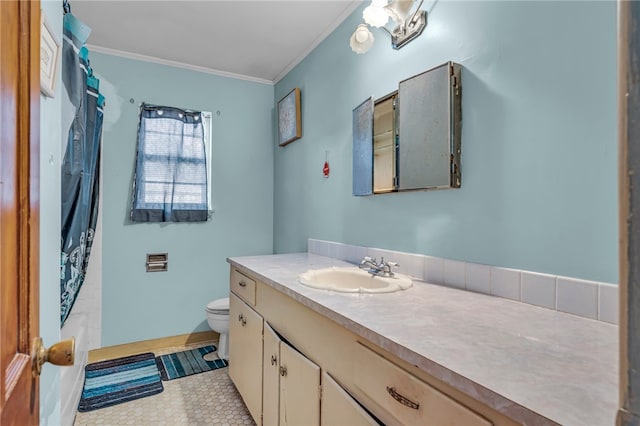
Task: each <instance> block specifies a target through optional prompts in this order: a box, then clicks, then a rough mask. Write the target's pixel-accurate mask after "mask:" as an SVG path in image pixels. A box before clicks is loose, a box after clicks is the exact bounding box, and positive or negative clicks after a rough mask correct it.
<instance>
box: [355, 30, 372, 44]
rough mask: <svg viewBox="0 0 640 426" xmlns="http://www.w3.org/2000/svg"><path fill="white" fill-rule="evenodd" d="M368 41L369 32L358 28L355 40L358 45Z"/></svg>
mask: <svg viewBox="0 0 640 426" xmlns="http://www.w3.org/2000/svg"><path fill="white" fill-rule="evenodd" d="M368 39H369V31H368V30H367V29H363V28H358V29H357V30H356V40H358V43H364V42H365V41H367V40H368Z"/></svg>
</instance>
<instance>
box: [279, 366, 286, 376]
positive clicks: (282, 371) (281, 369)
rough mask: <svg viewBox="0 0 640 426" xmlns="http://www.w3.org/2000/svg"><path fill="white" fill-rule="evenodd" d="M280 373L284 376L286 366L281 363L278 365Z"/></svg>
mask: <svg viewBox="0 0 640 426" xmlns="http://www.w3.org/2000/svg"><path fill="white" fill-rule="evenodd" d="M280 375H281V376H282V377H284V376H286V375H287V367H285V366H283V365H281V366H280Z"/></svg>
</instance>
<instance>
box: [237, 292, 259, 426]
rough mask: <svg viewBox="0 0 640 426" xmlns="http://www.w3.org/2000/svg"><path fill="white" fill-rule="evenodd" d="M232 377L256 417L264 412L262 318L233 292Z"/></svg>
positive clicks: (257, 419)
mask: <svg viewBox="0 0 640 426" xmlns="http://www.w3.org/2000/svg"><path fill="white" fill-rule="evenodd" d="M229 377H231V380H232V381H233V383H234V384H235V385H236V388H238V392H240V395H241V396H242V399H243V400H244V403H245V404H246V405H247V408H248V409H249V413H251V416H252V417H253V420H254V421H255V422H256V423H257V424H260V423H261V422H260V415H261V414H262V386H260V380H261V378H262V317H261V316H260V315H259V314H258V313H256V312H255V311H254V310H253V309H251V308H250V307H249V306H247V304H246V303H244V302H243V301H241V300H240V299H239V298H238V297H236V296H235V295H234V294H230V295H229Z"/></svg>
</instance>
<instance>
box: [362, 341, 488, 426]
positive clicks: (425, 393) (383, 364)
mask: <svg viewBox="0 0 640 426" xmlns="http://www.w3.org/2000/svg"><path fill="white" fill-rule="evenodd" d="M354 360H357V361H356V362H354V366H355V371H354V373H355V374H354V381H355V384H356V386H358V388H360V390H361V391H363V392H364V393H365V394H366V395H368V397H369V398H371V400H372V401H374V402H375V403H376V404H378V405H379V406H380V407H382V408H383V409H384V410H386V411H387V413H388V414H389V415H391V416H392V417H393V418H394V419H396V420H397V421H398V423H401V424H414V425H416V424H419V425H438V426H445V425H452V426H453V425H465V426H476V425H477V426H488V425H491V424H492V423H491V422H489V421H487V420H486V419H485V418H483V417H481V416H479V415H478V414H476V413H474V412H473V411H471V410H469V409H468V408H467V407H465V406H464V405H461V404H460V403H458V402H457V401H455V400H453V399H451V398H450V397H448V396H447V395H445V394H443V393H442V392H440V391H438V390H436V389H435V388H434V387H432V386H430V385H428V384H427V383H425V382H423V381H422V380H420V379H418V378H417V377H415V376H413V375H411V374H410V373H408V372H407V371H405V370H403V369H401V368H400V367H398V366H396V365H395V364H393V363H391V362H390V361H388V360H387V359H385V358H383V357H382V356H380V355H378V354H377V353H375V352H373V351H372V350H371V349H369V348H367V347H365V346H363V345H362V344H358V345H357V348H356V351H355V354H354Z"/></svg>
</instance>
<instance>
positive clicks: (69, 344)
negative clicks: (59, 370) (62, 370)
mask: <svg viewBox="0 0 640 426" xmlns="http://www.w3.org/2000/svg"><path fill="white" fill-rule="evenodd" d="M75 353H76V339H75V337H72V338H71V339H66V340H62V341H60V342H58V343H56V344H54V345H52V346H51V347H50V348H49V349H47V348H45V347H44V344H43V343H42V337H36V338H35V339H33V345H32V346H31V372H32V373H33V377H37V376H39V375H40V373H41V372H42V365H43V364H44V363H45V362H49V363H51V364H54V365H73V362H74V359H75Z"/></svg>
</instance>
